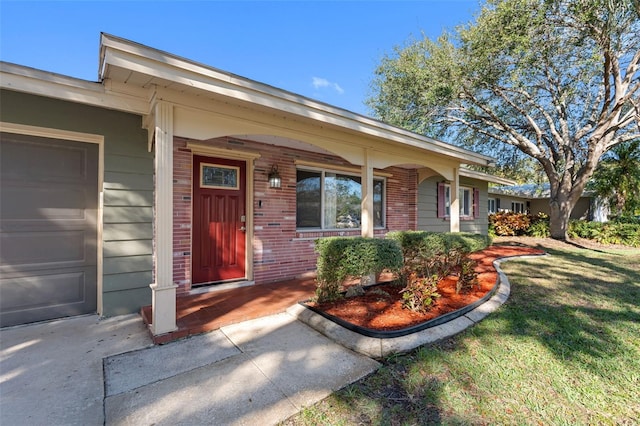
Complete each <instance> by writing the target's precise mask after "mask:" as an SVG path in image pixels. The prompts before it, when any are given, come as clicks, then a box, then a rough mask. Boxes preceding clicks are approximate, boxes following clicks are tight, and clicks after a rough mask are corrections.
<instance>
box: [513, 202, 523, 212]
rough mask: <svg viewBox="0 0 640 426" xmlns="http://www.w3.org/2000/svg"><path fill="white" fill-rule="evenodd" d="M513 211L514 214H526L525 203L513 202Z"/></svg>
mask: <svg viewBox="0 0 640 426" xmlns="http://www.w3.org/2000/svg"><path fill="white" fill-rule="evenodd" d="M511 211H512V212H514V213H524V203H521V202H518V201H513V202H511Z"/></svg>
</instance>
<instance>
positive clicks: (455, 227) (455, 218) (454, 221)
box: [449, 167, 460, 232]
mask: <svg viewBox="0 0 640 426" xmlns="http://www.w3.org/2000/svg"><path fill="white" fill-rule="evenodd" d="M459 188H460V169H458V168H457V167H456V168H454V169H453V180H452V181H451V194H449V196H450V198H451V207H450V208H449V219H450V220H451V222H450V223H449V230H450V231H451V232H460V199H459V197H460V194H459V192H460V190H459Z"/></svg>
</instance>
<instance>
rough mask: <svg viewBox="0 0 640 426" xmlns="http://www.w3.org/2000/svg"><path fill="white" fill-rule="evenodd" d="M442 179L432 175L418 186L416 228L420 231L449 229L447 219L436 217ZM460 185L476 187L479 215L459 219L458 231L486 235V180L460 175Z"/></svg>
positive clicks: (487, 221)
mask: <svg viewBox="0 0 640 426" xmlns="http://www.w3.org/2000/svg"><path fill="white" fill-rule="evenodd" d="M442 180H443V178H442V177H441V176H433V177H430V178H428V179H425V180H424V181H423V182H422V183H420V185H419V186H418V230H420V231H432V232H448V231H449V221H448V220H446V219H442V218H439V217H438V203H437V199H438V197H437V194H438V182H442ZM460 186H464V187H467V188H476V189H478V190H479V191H480V194H479V195H480V216H479V217H478V218H475V219H473V220H461V221H460V231H462V232H472V233H475V234H484V235H486V234H487V232H488V226H489V220H488V217H487V188H488V184H487V182H485V181H480V180H475V179H469V178H465V177H461V178H460Z"/></svg>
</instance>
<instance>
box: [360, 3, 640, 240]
mask: <svg viewBox="0 0 640 426" xmlns="http://www.w3.org/2000/svg"><path fill="white" fill-rule="evenodd" d="M639 34H640V2H638V1H636V0H572V1H569V0H489V1H487V3H486V4H485V5H484V7H483V8H482V10H481V11H480V13H479V15H478V16H477V17H476V20H475V22H473V23H470V24H468V25H464V26H461V27H459V28H457V29H456V31H455V32H453V33H448V32H445V33H443V34H442V35H441V36H440V37H439V38H438V39H437V40H430V39H428V38H424V39H422V40H417V41H413V42H410V43H408V44H407V45H406V46H404V47H397V48H396V49H395V50H394V51H393V52H392V53H391V54H389V55H387V56H385V57H384V58H383V59H382V61H381V63H380V65H379V66H378V68H377V69H376V73H375V77H374V80H373V82H372V95H371V97H370V99H369V100H368V105H369V106H370V107H371V109H372V111H373V113H374V115H376V116H377V117H379V118H380V119H382V120H384V121H386V122H389V123H391V124H395V125H398V126H401V127H405V128H408V129H410V130H413V131H416V132H419V133H423V134H428V135H430V136H433V137H439V138H442V139H445V140H448V141H450V142H453V143H457V144H461V145H465V146H467V147H470V148H472V149H476V150H481V151H483V152H485V153H489V154H491V155H494V156H495V157H497V159H498V161H499V162H502V163H503V164H515V163H516V162H517V161H521V162H522V161H523V162H524V163H523V164H524V165H525V166H527V167H530V168H531V167H533V166H532V165H531V163H530V162H529V163H527V159H528V160H531V159H533V160H535V161H534V162H535V164H537V165H538V167H539V168H541V169H542V170H543V171H544V174H545V175H546V178H547V179H548V181H549V184H550V188H551V200H550V211H551V228H552V229H551V232H552V236H553V237H555V238H562V239H564V238H566V230H567V226H568V219H569V215H570V213H571V210H572V209H573V207H574V205H575V203H576V202H577V200H578V198H579V197H580V196H581V195H582V192H583V190H584V188H585V185H586V184H587V182H588V180H589V178H590V177H591V175H592V174H593V172H594V170H595V168H596V166H597V164H598V162H599V160H600V158H601V157H602V155H603V154H604V153H605V152H607V151H608V150H610V149H611V148H612V147H614V146H616V145H617V144H620V143H623V142H626V141H630V140H633V139H637V138H639V137H640V124H639V123H640V100H639V95H640V72H639V63H640V36H638V35H639ZM533 168H535V167H533Z"/></svg>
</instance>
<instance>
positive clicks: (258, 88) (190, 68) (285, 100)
mask: <svg viewBox="0 0 640 426" xmlns="http://www.w3.org/2000/svg"><path fill="white" fill-rule="evenodd" d="M109 49H113V50H116V51H117V50H119V51H122V52H126V53H128V54H130V55H133V56H134V57H135V56H138V57H140V58H144V59H147V60H152V61H155V62H156V63H157V64H161V65H162V66H164V67H170V68H171V69H174V70H175V71H181V72H185V71H186V72H189V73H194V75H197V76H198V77H199V78H204V79H206V80H207V81H209V82H210V83H212V84H211V85H210V87H216V86H217V85H220V86H222V85H223V86H224V87H225V88H227V90H228V89H232V90H235V91H238V92H242V93H243V94H249V95H250V96H251V99H252V100H253V101H254V102H256V103H260V102H263V105H265V106H269V107H272V108H274V107H275V108H278V109H280V110H281V111H284V112H287V113H291V114H296V115H300V116H304V117H309V115H310V114H313V115H315V116H317V117H319V118H318V119H319V120H321V121H324V122H327V123H332V124H334V125H337V126H339V127H343V128H347V129H351V130H356V131H358V132H360V133H365V134H368V135H371V136H374V137H379V138H384V139H387V140H392V141H395V142H399V143H403V144H405V145H409V146H414V147H417V148H421V149H426V150H428V151H433V152H437V153H440V154H444V155H448V156H450V157H454V158H456V159H457V160H458V161H460V162H461V163H464V164H473V165H482V166H487V165H490V164H492V163H493V162H494V159H493V158H492V157H489V156H486V155H483V154H479V153H476V152H473V151H470V150H467V149H464V148H460V147H457V146H454V145H451V144H448V143H446V142H443V141H438V140H436V139H432V138H429V137H426V136H422V135H419V134H417V133H413V132H410V131H408V130H405V129H401V128H399V127H395V126H391V125H389V124H386V123H383V122H381V121H378V120H375V119H373V118H370V117H367V116H364V115H361V114H357V113H354V112H351V111H348V110H345V109H342V108H338V107H335V106H331V105H328V104H325V103H322V102H319V101H316V100H313V99H311V98H307V97H304V96H301V95H297V94H294V93H292V92H288V91H285V90H282V89H278V88H275V87H272V86H269V85H267V84H264V83H260V82H256V81H254V80H250V79H248V78H245V77H240V76H238V75H235V74H232V73H229V72H227V71H223V70H220V69H217V68H214V67H210V66H208V65H204V64H201V63H198V62H195V61H192V60H189V59H185V58H182V57H179V56H176V55H173V54H170V53H167V52H164V51H161V50H157V49H153V48H150V47H148V46H145V45H142V44H139V43H135V42H132V41H129V40H126V39H123V38H120V37H116V36H113V35H109V34H106V33H102V34H101V43H100V71H99V76H100V79H101V80H103V79H104V78H105V75H106V73H107V68H108V66H109V55H107V51H108V50H109ZM274 100H275V101H276V102H274Z"/></svg>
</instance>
